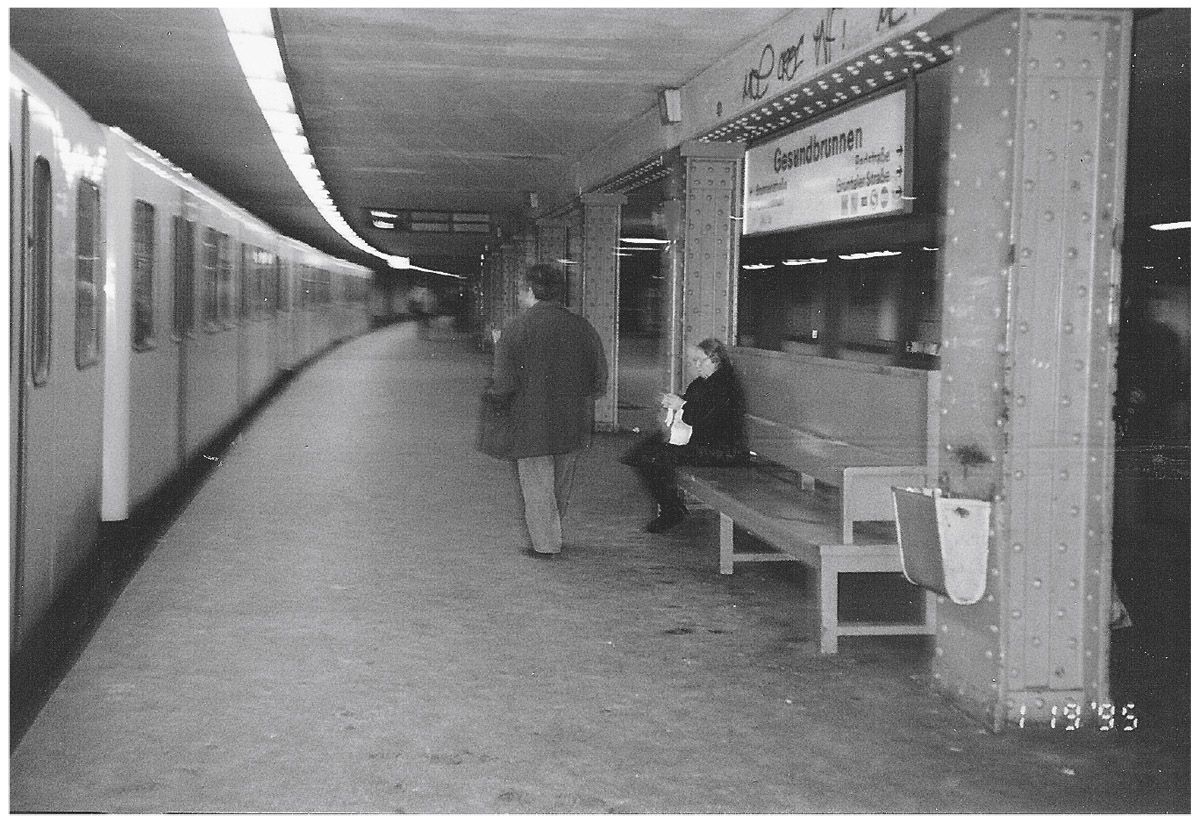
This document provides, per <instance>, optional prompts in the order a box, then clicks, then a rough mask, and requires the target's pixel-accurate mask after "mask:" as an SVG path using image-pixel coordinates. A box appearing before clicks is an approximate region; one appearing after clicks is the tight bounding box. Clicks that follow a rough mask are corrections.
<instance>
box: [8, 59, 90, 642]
mask: <svg viewBox="0 0 1200 823" xmlns="http://www.w3.org/2000/svg"><path fill="white" fill-rule="evenodd" d="M9 84H10V97H9V99H10V105H12V106H13V108H14V110H15V111H16V112H18V113H19V114H18V115H17V117H16V120H17V123H16V124H15V125H16V130H17V133H16V134H11V133H10V136H9V147H10V152H11V156H12V158H13V173H12V178H13V182H14V184H15V186H14V188H15V189H16V190H17V191H19V192H20V193H21V196H22V198H23V199H24V202H25V203H26V207H27V208H26V209H17V210H16V211H17V214H18V220H20V219H21V217H22V216H23V217H24V218H25V224H24V225H18V226H16V227H15V228H16V231H17V232H18V233H19V236H20V237H22V238H25V245H26V248H25V250H24V251H25V253H24V254H23V255H21V256H20V257H19V258H18V260H17V261H15V262H16V263H17V266H16V268H17V271H16V272H15V274H16V275H17V276H18V277H19V278H20V279H21V281H22V285H21V288H20V289H19V292H20V293H21V294H22V295H23V299H22V301H21V302H20V304H19V305H14V306H13V307H12V311H13V317H12V318H11V320H12V321H13V322H15V323H16V325H17V327H18V330H19V331H18V338H19V341H20V342H19V345H20V347H21V351H20V352H18V356H19V358H20V360H21V363H20V369H21V374H20V376H19V379H18V380H17V381H16V382H17V393H18V397H17V399H16V411H17V415H18V422H17V430H18V433H19V438H18V439H19V441H20V442H19V443H18V444H16V449H15V450H14V457H15V459H17V460H18V467H17V472H16V484H15V486H14V488H13V489H12V490H10V495H11V496H12V497H11V501H12V503H13V504H14V508H13V510H12V516H13V517H14V518H15V519H16V520H17V526H16V533H15V537H16V542H15V544H14V546H12V547H11V549H10V550H11V551H13V552H14V555H13V557H12V561H11V563H10V565H11V567H12V568H13V570H14V573H15V580H14V583H13V585H14V587H15V589H16V597H14V601H13V604H12V606H11V609H12V611H11V613H10V617H12V619H13V624H12V629H11V631H12V635H13V640H14V642H16V643H18V644H19V643H20V642H21V640H22V639H23V638H24V637H25V636H27V634H28V631H29V629H30V628H31V627H32V625H33V624H34V623H35V622H36V621H37V620H38V619H39V618H40V617H41V616H43V615H44V614H45V612H46V610H47V609H48V607H49V605H50V603H51V602H52V600H53V598H54V596H55V595H56V594H57V593H58V592H59V591H60V590H61V589H62V587H63V586H64V585H65V583H66V582H67V580H68V579H69V578H70V576H71V574H72V573H73V572H74V571H75V570H76V569H77V568H78V567H79V566H80V564H81V563H82V562H83V561H84V559H85V558H86V556H87V554H88V552H89V551H90V549H91V546H92V545H93V543H94V541H95V537H96V534H97V530H98V524H99V519H100V490H101V428H100V421H101V406H102V386H101V380H102V374H103V369H102V362H101V358H102V354H103V352H102V329H103V316H104V315H103V306H102V305H101V302H102V300H103V294H104V291H103V280H104V255H103V234H102V232H103V216H102V204H103V201H102V199H101V198H102V193H103V190H104V186H105V184H106V180H105V159H106V158H105V145H104V135H103V132H102V130H101V129H100V127H99V126H97V125H96V124H95V123H93V122H92V121H91V119H90V118H88V116H87V115H86V114H85V113H84V112H83V110H82V109H80V108H79V107H78V106H76V105H75V104H74V103H73V102H71V101H70V100H69V99H68V98H67V97H66V96H65V95H64V94H63V93H62V92H61V91H60V90H59V89H58V88H56V87H55V86H53V84H51V83H49V82H48V81H47V80H45V79H44V78H42V77H41V76H40V75H39V74H37V73H36V72H34V71H32V70H31V69H29V67H28V65H27V64H25V63H24V62H23V61H21V60H20V59H19V58H17V57H16V56H15V55H14V56H12V57H11V63H10V80H9ZM11 125H12V124H10V126H11ZM34 224H36V228H35V225H34ZM39 272H41V273H47V274H48V277H39ZM35 281H37V282H35ZM47 286H48V288H47Z"/></svg>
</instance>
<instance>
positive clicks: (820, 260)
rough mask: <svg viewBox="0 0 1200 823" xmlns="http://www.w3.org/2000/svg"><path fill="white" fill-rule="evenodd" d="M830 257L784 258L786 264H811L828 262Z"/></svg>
mask: <svg viewBox="0 0 1200 823" xmlns="http://www.w3.org/2000/svg"><path fill="white" fill-rule="evenodd" d="M828 262H829V258H828V257H805V258H800V259H792V260H784V261H783V265H785V266H811V265H813V264H815V263H828Z"/></svg>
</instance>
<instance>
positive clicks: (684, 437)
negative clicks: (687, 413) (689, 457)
mask: <svg viewBox="0 0 1200 823" xmlns="http://www.w3.org/2000/svg"><path fill="white" fill-rule="evenodd" d="M667 431H668V432H669V434H670V443H671V445H672V446H686V445H687V443H688V441H689V440H691V439H692V427H691V426H689V425H688V424H687V423H684V422H683V409H667Z"/></svg>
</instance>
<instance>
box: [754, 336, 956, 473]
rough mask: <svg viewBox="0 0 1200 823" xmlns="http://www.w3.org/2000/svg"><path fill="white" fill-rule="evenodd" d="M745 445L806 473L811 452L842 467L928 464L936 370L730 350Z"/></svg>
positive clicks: (931, 461) (933, 457) (932, 460)
mask: <svg viewBox="0 0 1200 823" xmlns="http://www.w3.org/2000/svg"><path fill="white" fill-rule="evenodd" d="M730 354H731V356H732V358H733V362H734V366H735V367H736V368H737V370H738V372H739V374H740V376H741V379H742V388H743V389H744V391H745V394H746V405H747V413H748V419H747V436H748V437H749V439H750V448H751V449H752V450H753V451H755V452H757V453H758V454H761V455H763V456H764V457H767V458H769V459H771V460H774V461H775V462H777V463H781V464H783V465H786V466H791V467H793V468H797V469H801V470H805V471H806V473H807V470H806V466H808V465H810V464H811V462H812V459H813V452H814V451H816V452H817V453H818V454H824V455H826V456H828V459H829V461H830V462H831V463H838V462H841V463H843V464H845V465H881V466H887V465H910V466H934V465H936V462H937V442H938V436H937V424H938V385H939V373H938V372H936V371H927V370H924V369H906V368H899V367H896V366H875V365H868V364H864V363H855V362H850V361H844V360H830V359H827V358H822V357H810V356H805V355H797V354H791V353H786V352H774V351H764V350H762V349H749V348H738V347H734V348H731V349H730Z"/></svg>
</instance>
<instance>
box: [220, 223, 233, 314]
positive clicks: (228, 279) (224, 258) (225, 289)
mask: <svg viewBox="0 0 1200 823" xmlns="http://www.w3.org/2000/svg"><path fill="white" fill-rule="evenodd" d="M217 314H218V315H219V317H218V319H219V321H220V323H221V325H223V326H224V327H225V328H227V329H228V328H230V327H231V326H232V325H233V242H232V241H231V240H230V238H229V235H228V234H222V233H221V232H217Z"/></svg>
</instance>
